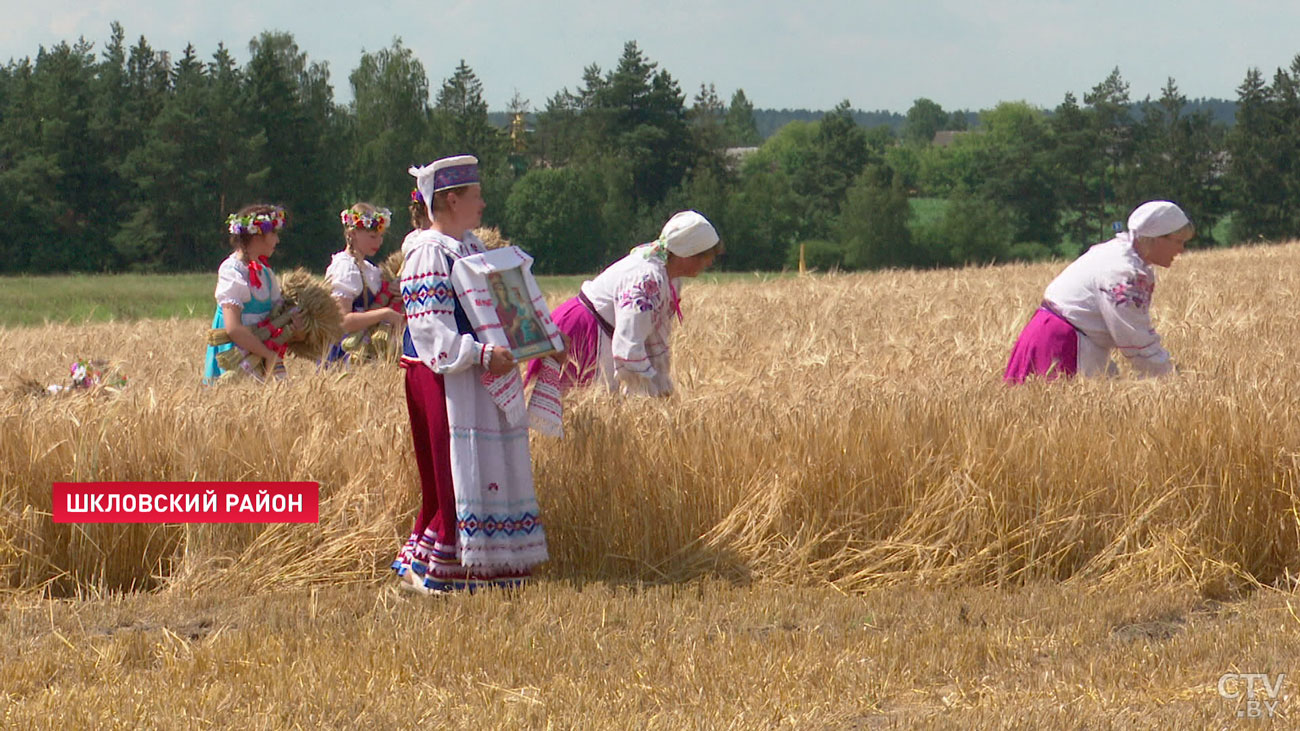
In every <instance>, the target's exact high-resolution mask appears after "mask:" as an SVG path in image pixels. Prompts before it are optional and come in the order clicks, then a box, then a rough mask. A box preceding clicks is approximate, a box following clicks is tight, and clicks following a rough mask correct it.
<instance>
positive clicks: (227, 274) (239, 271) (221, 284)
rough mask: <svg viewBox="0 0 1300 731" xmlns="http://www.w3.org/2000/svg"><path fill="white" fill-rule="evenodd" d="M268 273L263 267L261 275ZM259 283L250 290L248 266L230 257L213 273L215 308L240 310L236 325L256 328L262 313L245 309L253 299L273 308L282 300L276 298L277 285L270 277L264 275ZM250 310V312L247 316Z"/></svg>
mask: <svg viewBox="0 0 1300 731" xmlns="http://www.w3.org/2000/svg"><path fill="white" fill-rule="evenodd" d="M269 269H270V267H266V268H265V269H263V272H267V271H268V270H269ZM259 279H261V280H262V281H261V286H258V287H254V286H252V284H250V283H249V279H248V264H246V263H244V262H243V261H241V260H240V258H239V255H238V254H233V253H232V254H231V255H230V256H228V257H226V259H225V261H223V262H221V267H220V268H218V269H217V289H216V298H217V307H218V308H220V307H221V306H222V305H235V306H236V307H241V308H243V309H242V310H241V311H240V315H239V320H240V322H242V323H243V324H244V325H249V326H251V325H256V324H257V323H258V322H259V321H261V320H262V318H264V317H266V310H264V309H260V308H250V307H248V303H249V302H250V301H252V300H253V299H257V300H259V301H262V302H267V301H270V303H271V304H272V305H274V304H276V303H279V302H280V301H282V300H283V297H281V295H280V282H279V280H278V279H277V278H276V277H275V275H274V274H269V275H268V274H266V273H264V274H263V275H262V276H261V277H259ZM250 309H252V310H254V311H253V312H249V310H250ZM267 309H269V308H267Z"/></svg>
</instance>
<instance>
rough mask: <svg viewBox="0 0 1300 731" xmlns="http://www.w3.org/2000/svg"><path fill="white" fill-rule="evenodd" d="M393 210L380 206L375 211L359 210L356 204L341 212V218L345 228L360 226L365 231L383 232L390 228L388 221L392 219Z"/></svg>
mask: <svg viewBox="0 0 1300 731" xmlns="http://www.w3.org/2000/svg"><path fill="white" fill-rule="evenodd" d="M392 218H393V212H392V211H390V210H388V209H387V208H379V209H376V210H374V211H359V210H357V208H356V206H353V207H352V208H349V209H347V210H346V211H342V212H340V213H339V220H340V221H342V222H343V227H344V228H359V229H362V230H364V231H375V232H378V233H383V232H384V229H386V228H388V222H389V221H390V220H392Z"/></svg>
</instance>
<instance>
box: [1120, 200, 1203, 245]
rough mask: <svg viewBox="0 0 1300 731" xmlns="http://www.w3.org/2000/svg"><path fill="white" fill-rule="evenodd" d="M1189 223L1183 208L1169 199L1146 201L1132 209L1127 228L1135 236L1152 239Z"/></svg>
mask: <svg viewBox="0 0 1300 731" xmlns="http://www.w3.org/2000/svg"><path fill="white" fill-rule="evenodd" d="M1189 223H1191V221H1190V220H1189V219H1188V218H1187V214H1186V213H1183V209H1181V208H1179V207H1178V206H1176V205H1174V204H1173V203H1170V202H1169V201H1147V202H1146V203H1143V204H1142V205H1140V206H1138V207H1137V208H1135V209H1133V213H1131V214H1130V215H1129V217H1128V230H1129V231H1130V232H1131V233H1132V234H1133V236H1135V237H1139V236H1140V237H1143V238H1150V239H1154V238H1157V237H1160V236H1168V235H1169V234H1171V233H1173V232H1175V231H1177V230H1179V229H1180V228H1182V227H1183V226H1186V225H1187V224H1189Z"/></svg>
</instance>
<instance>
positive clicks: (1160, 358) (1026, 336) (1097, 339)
mask: <svg viewBox="0 0 1300 731" xmlns="http://www.w3.org/2000/svg"><path fill="white" fill-rule="evenodd" d="M1187 224H1188V220H1187V216H1186V214H1184V213H1183V212H1182V210H1180V209H1179V208H1178V207H1177V206H1175V205H1174V204H1172V203H1168V202H1166V201H1152V202H1150V203H1145V204H1143V205H1142V206H1139V207H1138V208H1137V210H1135V211H1134V212H1133V215H1131V216H1130V217H1129V221H1128V228H1129V230H1128V231H1126V232H1123V233H1120V234H1119V235H1117V236H1116V237H1115V238H1113V239H1111V240H1110V241H1107V242H1105V243H1101V244H1097V245H1095V246H1093V247H1092V248H1090V249H1088V251H1087V252H1085V253H1084V254H1083V256H1080V257H1079V258H1078V259H1076V260H1075V261H1074V262H1073V263H1071V264H1070V265H1069V266H1068V267H1066V268H1065V270H1064V271H1062V272H1061V273H1060V274H1059V275H1058V276H1057V277H1056V279H1054V280H1052V283H1051V284H1049V285H1048V286H1047V289H1046V291H1044V293H1043V302H1042V305H1041V306H1040V307H1039V308H1038V311H1037V312H1035V313H1034V316H1033V318H1031V319H1030V321H1029V323H1028V324H1027V325H1025V328H1024V330H1023V331H1021V333H1020V337H1019V338H1018V339H1017V340H1016V344H1015V347H1013V348H1012V351H1011V358H1010V360H1009V362H1008V363H1007V369H1006V372H1005V374H1004V375H1003V380H1005V381H1006V382H1007V383H1023V382H1024V381H1025V380H1026V379H1027V378H1028V377H1029V376H1031V375H1037V376H1040V377H1043V378H1046V379H1049V380H1050V379H1055V378H1058V377H1061V376H1064V377H1067V378H1068V377H1072V376H1074V375H1075V374H1076V373H1078V374H1081V375H1084V376H1100V375H1107V376H1109V375H1114V374H1115V373H1116V372H1117V370H1118V369H1116V367H1115V364H1114V363H1113V362H1112V361H1111V358H1110V354H1111V351H1112V350H1116V349H1117V350H1119V352H1120V353H1122V354H1123V355H1124V356H1125V357H1127V358H1128V360H1129V362H1130V363H1131V364H1132V365H1133V367H1134V368H1136V369H1137V370H1138V371H1139V372H1140V373H1142V374H1143V375H1146V376H1161V375H1164V374H1166V373H1169V372H1171V371H1172V370H1173V364H1172V362H1171V361H1170V358H1169V352H1168V351H1167V350H1165V348H1164V346H1163V345H1161V343H1160V336H1159V335H1157V334H1156V331H1155V329H1154V328H1153V327H1152V325H1151V312H1150V308H1151V297H1152V295H1153V294H1154V293H1155V288H1156V273H1155V269H1154V268H1153V267H1152V266H1151V265H1150V264H1148V263H1147V262H1146V261H1144V260H1143V259H1142V257H1141V256H1140V255H1139V254H1138V252H1137V251H1136V250H1135V249H1134V244H1135V243H1136V242H1137V239H1138V237H1144V238H1155V237H1159V236H1165V235H1168V234H1171V233H1173V232H1175V231H1178V230H1180V229H1182V228H1183V227H1184V226H1186V225H1187Z"/></svg>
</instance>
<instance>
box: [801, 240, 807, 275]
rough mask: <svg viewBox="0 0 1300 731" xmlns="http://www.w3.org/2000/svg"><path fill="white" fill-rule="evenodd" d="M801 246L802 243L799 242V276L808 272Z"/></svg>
mask: <svg viewBox="0 0 1300 731" xmlns="http://www.w3.org/2000/svg"><path fill="white" fill-rule="evenodd" d="M803 247H804V245H803V244H799V276H801V277H802V276H803V275H805V274H807V273H808V266H807V265H806V264H804V260H803Z"/></svg>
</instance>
